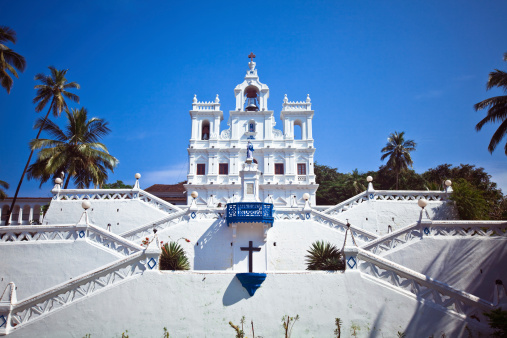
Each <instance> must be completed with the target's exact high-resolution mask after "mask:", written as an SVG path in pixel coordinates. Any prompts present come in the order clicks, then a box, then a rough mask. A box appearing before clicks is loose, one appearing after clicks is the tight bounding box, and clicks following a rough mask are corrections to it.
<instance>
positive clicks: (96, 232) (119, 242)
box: [86, 225, 143, 256]
mask: <svg viewBox="0 0 507 338" xmlns="http://www.w3.org/2000/svg"><path fill="white" fill-rule="evenodd" d="M86 239H87V241H89V242H92V243H95V244H97V245H99V246H102V247H104V248H105V249H107V250H110V251H113V252H114V253H116V254H119V255H122V256H130V255H132V254H134V253H136V252H139V251H141V250H143V248H142V247H141V246H140V245H137V244H135V243H132V242H130V241H128V240H127V239H125V238H123V237H121V236H118V235H116V234H114V233H112V232H109V231H106V230H104V229H101V228H98V227H96V226H94V225H89V226H88V228H87V233H86Z"/></svg>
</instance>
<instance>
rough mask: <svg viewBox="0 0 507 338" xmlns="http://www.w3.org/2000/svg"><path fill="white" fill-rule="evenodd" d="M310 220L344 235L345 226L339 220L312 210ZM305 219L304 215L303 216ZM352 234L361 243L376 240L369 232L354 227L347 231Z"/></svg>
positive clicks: (375, 236)
mask: <svg viewBox="0 0 507 338" xmlns="http://www.w3.org/2000/svg"><path fill="white" fill-rule="evenodd" d="M310 216H311V219H312V220H313V221H315V222H317V223H320V224H322V225H326V226H329V227H331V228H333V229H337V230H338V231H340V232H343V233H345V231H346V230H347V224H346V223H345V222H343V221H340V220H339V219H336V218H334V217H332V216H330V215H327V214H325V213H323V212H320V211H316V210H312V212H311V215H310ZM305 218H306V215H305ZM349 230H350V231H351V232H352V234H353V235H354V238H355V239H356V240H359V241H362V242H371V241H373V240H375V239H377V238H378V236H377V235H375V234H372V233H371V232H368V231H366V230H363V229H359V228H356V227H355V226H353V225H351V226H350V229H349Z"/></svg>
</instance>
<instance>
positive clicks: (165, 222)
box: [120, 210, 188, 242]
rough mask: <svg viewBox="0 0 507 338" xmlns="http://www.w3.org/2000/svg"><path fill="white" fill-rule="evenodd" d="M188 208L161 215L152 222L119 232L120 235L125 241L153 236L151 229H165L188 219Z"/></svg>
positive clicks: (134, 240)
mask: <svg viewBox="0 0 507 338" xmlns="http://www.w3.org/2000/svg"><path fill="white" fill-rule="evenodd" d="M187 214H188V210H181V211H178V212H175V213H173V214H170V215H169V216H165V217H162V218H161V219H158V220H156V221H154V222H148V223H146V224H144V225H141V226H140V227H137V228H135V229H132V230H129V231H127V232H124V233H122V234H120V237H122V238H124V239H125V240H127V241H131V242H139V241H141V240H142V239H143V238H145V237H151V236H153V229H156V230H157V231H160V230H164V229H167V228H168V227H170V226H172V225H175V224H178V223H180V222H182V221H184V220H186V219H188V216H186V215H187Z"/></svg>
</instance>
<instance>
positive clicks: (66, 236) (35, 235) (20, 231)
mask: <svg viewBox="0 0 507 338" xmlns="http://www.w3.org/2000/svg"><path fill="white" fill-rule="evenodd" d="M85 231H86V225H75V224H69V225H51V226H47V225H24V226H3V227H0V243H6V242H25V241H75V240H76V239H78V238H79V237H81V238H82V237H84V236H85ZM80 235H81V236H80Z"/></svg>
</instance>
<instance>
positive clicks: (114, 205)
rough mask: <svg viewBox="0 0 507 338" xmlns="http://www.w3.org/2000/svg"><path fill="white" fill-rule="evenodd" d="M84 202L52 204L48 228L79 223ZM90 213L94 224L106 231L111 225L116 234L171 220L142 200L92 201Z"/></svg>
mask: <svg viewBox="0 0 507 338" xmlns="http://www.w3.org/2000/svg"><path fill="white" fill-rule="evenodd" d="M82 202H83V201H81V200H71V201H60V200H59V201H55V200H53V201H51V204H50V206H49V209H48V212H47V213H46V216H45V217H44V224H69V223H77V222H78V221H79V219H80V217H81V215H82V214H83V208H82V206H81V204H82ZM91 205H92V206H91V208H90V209H89V210H88V216H89V219H90V223H92V224H94V225H96V226H98V227H100V228H103V229H106V227H107V225H108V224H109V223H110V224H111V231H112V232H114V233H116V234H121V233H123V232H126V231H129V230H132V229H133V228H136V227H139V226H141V225H144V224H146V223H149V222H153V221H155V220H158V219H160V218H162V217H164V216H167V214H166V213H165V212H163V211H162V210H157V209H155V208H153V207H152V206H150V205H149V204H147V203H145V202H142V201H139V200H135V199H134V200H92V201H91Z"/></svg>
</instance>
